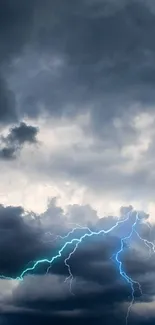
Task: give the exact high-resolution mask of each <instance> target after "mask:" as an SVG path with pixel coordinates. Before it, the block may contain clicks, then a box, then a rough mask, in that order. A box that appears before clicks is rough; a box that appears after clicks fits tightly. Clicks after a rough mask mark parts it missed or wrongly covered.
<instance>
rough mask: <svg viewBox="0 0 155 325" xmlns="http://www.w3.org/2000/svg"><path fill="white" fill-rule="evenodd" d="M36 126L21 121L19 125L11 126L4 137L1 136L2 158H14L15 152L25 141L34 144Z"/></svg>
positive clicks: (0, 154) (0, 155)
mask: <svg viewBox="0 0 155 325" xmlns="http://www.w3.org/2000/svg"><path fill="white" fill-rule="evenodd" d="M37 133H38V128H37V127H34V126H32V125H27V124H26V123H24V122H21V123H20V125H19V126H15V127H12V128H11V129H10V132H9V134H8V135H7V136H6V137H1V142H2V144H1V146H2V149H1V150H0V157H1V158H3V159H13V158H16V156H17V153H18V152H19V151H20V150H21V149H22V147H23V145H24V144H25V143H29V144H30V143H31V144H35V143H36V142H37V139H36V135H37Z"/></svg>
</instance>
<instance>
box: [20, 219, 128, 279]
mask: <svg viewBox="0 0 155 325" xmlns="http://www.w3.org/2000/svg"><path fill="white" fill-rule="evenodd" d="M129 216H130V213H128V214H127V217H126V218H125V219H121V220H119V221H117V222H116V223H115V225H114V226H112V227H111V228H110V229H108V230H103V229H102V230H99V231H92V230H90V229H89V228H88V229H89V232H88V233H85V234H84V235H83V236H81V237H80V238H73V239H71V240H70V241H67V242H65V244H64V245H63V246H62V247H61V249H60V250H59V251H58V254H57V255H55V256H53V257H52V258H51V259H47V258H44V259H40V260H38V261H36V262H35V263H34V264H33V266H32V267H28V268H26V269H25V270H24V271H23V272H22V273H21V275H20V276H19V277H17V278H16V280H23V277H24V276H25V274H27V273H28V272H31V271H34V270H35V268H36V267H37V266H38V265H39V264H43V263H48V264H52V263H53V262H54V261H55V260H57V259H58V258H60V257H61V256H62V253H63V252H64V250H65V248H66V247H67V246H70V245H72V244H74V243H75V244H76V243H82V241H83V240H84V239H85V238H87V237H91V236H97V235H100V234H108V233H110V232H112V231H113V230H114V229H116V228H117V227H118V226H119V225H120V224H122V223H124V222H125V221H127V220H129ZM75 229H76V228H75Z"/></svg>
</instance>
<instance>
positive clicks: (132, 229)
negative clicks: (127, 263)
mask: <svg viewBox="0 0 155 325" xmlns="http://www.w3.org/2000/svg"><path fill="white" fill-rule="evenodd" d="M133 212H135V211H133V210H131V211H130V212H129V213H128V214H127V216H126V217H125V218H124V219H119V220H118V221H117V222H116V223H115V225H113V226H112V227H111V228H109V229H108V230H104V229H101V230H99V231H93V230H91V229H90V228H89V227H86V226H85V227H82V226H80V225H76V227H75V228H73V229H72V230H70V231H69V232H68V233H67V234H66V235H65V236H60V235H57V236H56V239H60V240H62V241H65V243H64V244H63V245H62V247H61V248H60V249H59V251H58V253H57V254H56V255H54V256H53V257H52V258H51V259H48V258H44V259H39V260H37V261H36V262H33V264H32V266H31V267H26V268H25V269H24V270H23V271H22V273H21V274H20V275H19V276H18V277H17V278H16V279H15V280H19V281H22V280H23V278H24V276H26V274H28V273H30V272H33V271H34V270H35V269H36V268H37V267H38V266H39V265H40V264H46V263H47V264H48V265H49V266H48V268H47V273H48V272H49V269H50V268H51V267H52V264H53V263H54V261H56V260H57V259H59V258H61V257H62V255H63V253H65V250H66V248H68V247H70V246H74V248H73V249H72V250H71V251H70V252H69V254H68V256H67V257H66V258H65V259H64V263H65V265H66V267H67V269H68V274H69V275H68V277H67V278H66V280H65V282H67V281H70V292H71V293H72V294H73V292H72V282H73V274H72V272H71V267H70V264H69V260H70V258H71V257H72V255H74V254H75V252H76V250H77V249H78V246H79V245H80V244H81V243H82V242H83V241H84V240H85V239H86V238H89V237H92V236H99V235H101V234H103V235H106V234H110V233H112V232H113V231H114V230H115V229H116V228H118V227H119V226H120V225H122V224H125V223H126V222H127V221H131V220H130V219H129V218H130V216H131V215H132V216H133ZM141 221H142V220H141V219H140V218H139V215H138V213H136V215H135V217H134V220H133V222H132V225H130V226H128V227H129V229H128V234H127V235H126V236H124V237H121V238H120V248H119V250H118V251H117V252H116V253H115V254H113V257H114V258H115V262H116V264H117V265H118V269H119V273H120V276H121V277H122V278H123V279H124V280H125V281H126V283H128V284H129V285H130V288H131V301H130V304H129V307H128V310H127V315H126V324H127V322H128V317H129V313H130V311H131V308H132V305H133V303H134V300H135V288H136V287H138V290H139V292H140V295H142V289H141V285H140V283H139V282H137V281H135V280H133V279H132V278H131V277H130V276H129V275H127V273H126V272H125V270H124V268H123V262H122V261H121V254H122V253H123V250H124V244H125V242H126V241H128V240H131V238H132V236H133V234H134V233H135V235H137V237H138V239H139V240H140V241H142V242H143V243H144V244H145V245H146V246H147V248H149V251H150V252H151V251H153V252H154V253H155V244H154V243H153V242H151V241H148V240H147V239H145V238H143V237H142V236H141V235H140V234H139V232H138V230H137V229H136V228H137V225H138V224H140V223H141ZM146 224H147V222H146ZM149 228H150V225H149ZM79 229H80V230H81V231H84V234H83V235H81V236H80V237H79V236H78V235H77V231H78V230H79ZM47 234H48V235H50V236H53V234H51V233H50V232H48V233H47ZM71 235H74V238H70V237H71ZM0 277H1V278H2V279H6V280H13V278H11V277H7V276H5V275H1V276H0Z"/></svg>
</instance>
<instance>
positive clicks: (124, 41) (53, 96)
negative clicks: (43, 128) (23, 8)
mask: <svg viewBox="0 0 155 325" xmlns="http://www.w3.org/2000/svg"><path fill="white" fill-rule="evenodd" d="M107 7H108V3H107V1H99V2H97V3H96V4H95V3H94V2H90V3H89V2H88V1H79V2H78V3H77V4H73V3H71V1H67V2H66V3H65V6H64V4H63V2H62V1H59V2H52V3H51V2H49V1H46V3H45V6H44V8H42V9H43V10H42V11H41V9H40V8H39V9H37V10H36V17H35V18H36V19H35V23H34V34H33V41H32V40H31V41H32V43H31V45H30V46H31V49H32V48H33V50H35V51H38V50H39V53H40V52H41V57H42V58H43V59H44V55H45V53H46V54H47V55H49V57H50V58H51V57H52V58H53V60H54V59H55V58H58V59H60V62H59V64H57V65H56V63H55V66H54V64H53V65H51V66H50V64H48V69H46V70H44V69H43V70H42V71H38V74H37V73H36V74H35V77H33V78H31V80H30V79H29V80H28V81H27V82H26V83H25V91H24V95H23V97H22V101H21V103H22V105H21V108H22V109H23V108H24V111H25V112H27V114H28V115H33V116H34V115H37V114H38V113H41V112H42V110H40V107H41V106H40V103H43V104H44V110H48V112H50V113H51V114H52V115H54V116H64V115H67V116H72V115H73V114H77V113H80V112H84V110H85V111H87V109H88V110H89V111H90V112H91V116H92V126H94V127H95V130H96V131H100V132H101V131H102V132H101V133H103V132H104V133H108V131H109V127H107V126H106V125H107V123H110V125H111V127H113V125H112V121H113V119H114V118H116V117H119V118H122V119H123V122H124V127H126V128H128V132H127V134H128V133H129V134H128V136H129V137H130V136H131V137H132V133H133V129H132V128H131V126H130V125H129V124H130V123H129V122H130V119H129V121H128V119H127V117H128V118H130V117H132V115H133V114H134V115H135V114H136V112H137V113H138V112H139V110H149V107H150V106H151V105H152V104H153V103H154V99H155V98H154V51H155V48H154V42H153V39H154V29H155V16H154V13H153V12H152V11H150V8H148V7H147V6H146V5H145V4H144V2H140V1H130V2H129V1H124V3H123V5H118V6H116V5H115V4H114V2H110V5H109V9H108V11H107ZM95 13H96V14H95ZM101 13H102V14H101ZM51 15H52V17H53V19H51ZM34 44H35V45H34ZM36 57H37V54H36ZM50 60H51V59H50ZM47 61H48V59H47ZM47 63H48V62H47ZM19 89H20V88H19ZM137 103H138V104H140V105H142V107H138V105H137V106H136V105H133V104H137ZM148 106H149V107H148ZM32 107H33V109H32ZM150 109H151V108H150ZM103 125H104V128H103ZM131 130H132V132H131ZM115 131H116V130H115V129H114V127H113V132H115Z"/></svg>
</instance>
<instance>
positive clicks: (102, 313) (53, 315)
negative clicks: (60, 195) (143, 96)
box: [0, 200, 154, 324]
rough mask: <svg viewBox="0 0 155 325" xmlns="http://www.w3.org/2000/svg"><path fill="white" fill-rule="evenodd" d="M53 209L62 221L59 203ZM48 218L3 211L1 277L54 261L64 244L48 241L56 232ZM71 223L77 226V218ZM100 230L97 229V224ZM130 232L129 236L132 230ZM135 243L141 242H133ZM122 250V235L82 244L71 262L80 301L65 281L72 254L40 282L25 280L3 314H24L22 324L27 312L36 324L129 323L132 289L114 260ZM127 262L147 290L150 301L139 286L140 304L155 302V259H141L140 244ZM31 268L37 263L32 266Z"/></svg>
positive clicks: (39, 278)
mask: <svg viewBox="0 0 155 325" xmlns="http://www.w3.org/2000/svg"><path fill="white" fill-rule="evenodd" d="M49 207H50V208H48V210H47V211H48V213H50V212H51V213H53V215H54V214H55V213H56V214H57V216H59V220H61V216H62V215H63V214H64V212H63V210H62V209H61V208H60V207H57V206H56V201H55V200H53V201H52V202H51V204H49ZM130 209H131V207H128V208H122V209H121V212H122V211H129V210H130ZM76 210H77V206H76ZM52 211H53V212H52ZM70 211H71V210H70ZM79 211H80V209H79ZM92 212H93V210H92ZM48 213H47V214H48ZM73 213H74V208H73ZM143 214H144V213H143ZM64 216H65V214H64ZM141 216H142V214H141ZM45 217H46V215H45ZM133 217H134V215H133ZM42 218H43V215H42V216H40V217H39V216H36V215H35V214H33V213H26V212H25V211H24V210H23V208H22V207H11V206H10V207H4V206H2V205H1V206H0V232H1V235H0V254H1V261H0V273H1V274H2V273H3V274H5V275H8V276H16V274H17V275H19V273H20V272H21V271H22V269H23V268H24V267H25V266H26V265H27V263H28V262H29V261H30V260H36V259H38V258H40V257H45V256H46V257H50V258H51V256H53V255H54V254H55V253H56V251H58V249H59V247H61V245H62V242H61V243H60V242H58V241H57V243H56V242H54V241H53V242H52V241H51V242H48V243H44V242H43V240H42V239H43V235H44V232H45V230H47V229H50V230H51V232H52V226H53V225H54V223H53V221H54V220H53V221H52V215H51V219H50V220H49V221H48V226H47V221H46V220H45V221H46V222H45V225H44V221H43V220H42ZM111 219H112V222H113V220H114V218H113V217H109V225H110V224H111ZM73 220H74V217H73ZM107 220H108V219H107ZM70 221H72V219H71V216H70ZM129 221H130V220H129ZM106 222H108V221H106ZM130 226H131V225H130ZM61 227H62V225H60V233H61V231H62V230H61ZM94 227H96V225H95V224H94ZM64 229H65V224H64ZM125 229H126V231H127V232H128V233H129V229H130V227H127V228H125ZM66 231H67V228H66ZM153 231H154V230H153ZM81 232H82V230H80V232H79V234H80V233H81ZM76 236H79V235H78V233H76ZM71 238H72V235H71ZM133 240H135V239H134V238H133ZM73 248H74V245H73ZM118 249H120V233H119V232H118V234H117V233H114V234H111V235H110V236H103V235H101V236H98V237H96V236H94V237H93V238H91V239H86V240H85V242H83V243H82V244H80V245H79V247H78V250H77V251H76V253H75V254H74V255H73V256H72V257H71V259H70V267H71V270H72V272H73V275H74V277H75V280H74V281H73V292H74V293H75V296H72V295H70V292H69V290H68V289H69V288H68V285H67V284H65V283H64V280H65V277H66V276H68V270H67V268H66V266H65V264H64V259H65V257H67V256H68V250H66V251H64V254H63V258H62V259H59V260H58V261H56V262H55V263H54V264H53V265H52V267H51V268H50V270H49V274H48V275H39V273H41V274H43V273H44V272H45V271H46V269H47V265H44V267H43V268H39V267H38V268H37V269H36V272H35V273H36V276H35V277H34V276H32V275H29V276H26V277H25V278H24V281H22V282H21V283H19V285H18V286H17V287H16V288H14V289H13V293H12V295H11V296H9V295H8V296H5V297H4V298H3V300H2V298H1V299H0V308H1V311H2V315H4V317H5V314H6V315H7V316H6V317H7V320H8V319H9V317H10V316H8V313H7V311H9V315H11V312H12V311H13V315H14V316H13V315H12V318H11V319H12V320H11V321H13V319H14V317H15V315H16V317H17V318H18V317H19V314H18V311H19V312H20V317H21V318H20V319H21V320H22V318H23V317H24V313H25V311H26V314H27V317H30V319H32V317H37V315H38V316H39V314H40V315H41V317H43V318H44V317H45V319H46V317H49V319H51V320H53V319H57V320H58V319H59V318H60V319H61V320H62V319H63V320H66V321H67V320H68V319H69V320H70V319H72V321H74V320H75V322H76V321H77V323H78V321H80V320H81V321H84V319H85V320H86V319H88V318H89V317H90V315H91V317H92V318H94V319H98V320H99V322H101V321H102V320H103V319H104V318H105V317H106V319H107V324H108V322H110V321H112V322H114V321H115V324H117V322H118V324H120V323H121V322H122V323H121V324H123V322H124V319H125V313H126V307H123V305H124V303H125V302H128V300H129V298H128V297H129V295H130V294H131V288H130V286H129V285H128V284H127V283H125V281H123V280H122V278H121V276H120V274H119V269H118V265H117V263H116V265H115V263H114V261H113V260H112V259H111V257H112V254H113V253H114V252H116V251H117V250H118ZM147 254H148V251H147V253H146V257H148V255H147ZM121 260H122V261H123V263H124V270H125V271H126V272H127V274H129V276H131V277H132V278H133V279H134V280H135V281H138V280H139V281H140V283H141V285H142V290H144V296H143V297H142V298H141V297H140V294H139V291H138V290H137V287H136V286H135V287H136V293H135V297H136V302H139V301H141V299H142V302H144V303H145V302H151V301H152V300H153V294H154V293H153V292H154V290H153V281H154V275H153V270H154V258H152V259H150V260H148V259H147V258H146V259H144V256H141V254H140V253H139V249H138V248H137V246H135V244H134V246H133V247H131V248H130V249H129V248H127V246H126V248H125V247H124V253H123V254H121ZM31 264H33V262H31V263H30V264H29V265H31ZM37 274H38V275H37ZM148 274H149V276H148ZM1 281H4V280H1ZM103 306H104V309H103ZM120 315H121V316H120ZM136 317H137V318H136ZM150 319H151V318H150ZM130 320H131V321H134V324H138V321H139V319H138V316H134V313H133V314H131V318H130Z"/></svg>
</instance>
